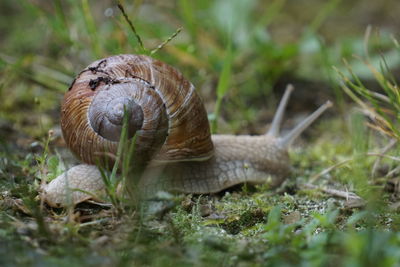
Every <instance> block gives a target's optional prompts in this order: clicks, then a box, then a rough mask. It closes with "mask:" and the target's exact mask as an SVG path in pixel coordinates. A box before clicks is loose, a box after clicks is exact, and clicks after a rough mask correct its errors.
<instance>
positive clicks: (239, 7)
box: [0, 0, 400, 138]
mask: <svg viewBox="0 0 400 267" xmlns="http://www.w3.org/2000/svg"><path fill="white" fill-rule="evenodd" d="M122 3H123V4H124V6H125V9H126V12H127V14H128V16H129V17H130V18H131V20H132V21H133V23H134V25H135V27H136V29H137V32H138V34H139V35H140V36H141V38H142V40H143V42H144V47H145V48H146V49H147V50H148V51H150V50H151V49H153V48H155V47H157V46H158V45H159V44H160V43H161V42H163V41H164V40H166V39H167V38H168V37H170V36H171V35H172V34H173V33H174V32H175V31H176V30H177V29H178V28H180V27H182V28H183V30H182V32H181V33H180V34H178V36H177V37H176V38H174V39H173V40H172V41H171V42H170V43H168V44H167V45H165V46H164V47H163V48H162V49H161V50H159V51H158V52H157V53H155V54H154V55H153V56H154V57H156V58H158V59H161V60H163V61H165V62H166V63H168V64H170V65H173V66H175V67H176V68H178V69H179V70H181V71H182V72H183V73H184V75H185V76H186V77H187V78H188V79H189V80H190V81H191V82H192V83H193V84H194V85H195V86H196V87H197V89H198V91H199V92H200V94H201V96H202V97H203V99H204V101H205V104H206V107H207V110H208V112H209V114H210V118H211V119H215V117H216V116H215V115H217V116H218V120H219V123H218V125H219V126H220V127H219V131H220V132H231V133H238V132H250V133H259V132H261V131H263V130H264V128H265V127H266V126H265V123H266V121H268V120H269V119H270V117H271V116H272V113H273V110H274V106H275V104H276V102H277V99H278V98H279V96H277V95H280V94H281V92H282V91H283V89H284V87H285V85H286V84H287V83H289V82H290V83H293V84H294V85H295V86H296V87H297V88H298V90H296V92H295V96H294V99H297V101H296V100H294V101H292V103H291V105H290V107H289V111H290V110H293V111H301V110H304V109H306V110H311V109H313V108H314V107H315V106H316V105H319V104H321V103H322V102H324V101H325V100H326V99H327V98H331V99H332V98H333V100H334V101H339V102H340V101H342V92H341V90H340V89H338V79H337V74H336V72H335V71H334V70H333V69H332V66H336V67H338V68H341V66H342V59H343V58H346V59H347V60H349V62H350V64H352V65H353V67H354V68H355V71H356V72H357V74H358V75H360V77H361V78H362V79H366V80H368V79H371V78H372V76H371V74H370V72H368V70H367V68H366V67H365V66H364V65H363V64H362V62H360V61H359V60H356V59H354V58H353V57H352V56H353V55H359V56H364V55H365V49H366V44H365V41H364V35H365V32H366V29H367V27H368V26H371V27H372V28H371V29H372V30H371V38H370V39H369V44H368V50H369V53H370V56H371V57H377V59H378V58H379V56H380V54H385V55H386V56H387V57H386V58H387V61H388V64H389V65H390V67H393V68H398V66H399V64H400V62H399V58H398V57H395V56H392V55H393V52H394V51H393V50H394V49H393V43H392V40H391V35H392V34H394V33H395V31H396V29H398V28H399V26H400V18H399V16H397V13H396V10H397V9H396V8H395V7H398V6H399V3H398V2H397V1H396V0H384V1H365V0H364V1H351V2H349V1H340V0H330V1H316V0H314V1H312V0H304V1H298V0H296V1H294V0H292V1H290V0H288V1H285V0H275V1H260V0H246V1H243V0H217V1H210V0H208V1H186V0H181V1H123V2H122ZM0 12H1V13H0V36H1V42H0V51H1V52H0V71H1V72H0V73H1V74H0V75H1V76H0V97H1V99H3V101H2V104H1V107H0V115H1V118H2V120H3V122H2V123H3V124H4V123H7V124H12V125H13V127H15V128H16V129H18V131H22V132H28V133H29V134H30V135H33V136H36V137H38V136H41V135H43V134H44V133H46V132H47V129H48V128H49V127H52V126H54V125H56V124H57V123H58V110H59V105H60V101H61V99H62V95H63V93H64V92H65V90H66V89H67V88H68V86H69V84H70V83H71V81H72V79H73V77H74V75H76V74H77V73H78V72H79V71H80V70H81V69H83V68H84V67H85V66H87V65H88V64H89V63H90V62H92V61H94V60H96V59H99V58H103V57H106V56H109V55H113V54H120V53H143V52H145V51H142V50H141V48H140V46H139V45H138V43H137V40H136V37H135V36H134V34H133V33H132V31H131V30H130V28H129V26H128V24H127V23H126V21H125V20H124V18H123V16H122V15H121V12H120V11H119V10H118V8H117V7H116V2H115V1H89V0H82V1H77V0H67V1H61V0H55V1H44V0H42V1H34V0H32V1H28V0H21V1H7V0H5V1H4V0H3V1H1V3H0ZM148 51H147V52H148ZM224 66H225V69H226V71H228V73H227V75H228V76H226V75H225V80H227V82H225V84H226V85H225V86H223V85H224V81H221V77H222V75H221V73H222V72H223V69H224ZM226 71H225V72H226ZM221 83H222V87H226V89H225V90H224V88H220V89H221V91H222V93H221V92H220V93H219V95H220V97H219V98H221V99H218V100H219V101H220V103H222V104H223V105H222V107H217V109H218V110H216V109H215V103H216V102H218V100H217V98H218V97H217V95H218V94H217V92H216V91H217V90H216V89H217V88H218V85H219V84H221ZM273 92H275V94H273ZM221 95H225V97H224V98H223V101H222V96H221ZM35 101H36V102H35ZM39 102H40V103H39ZM35 103H36V104H35ZM339 106H340V103H339ZM17 107H18V108H17ZM238 110H239V111H240V112H235V111H238ZM215 111H217V112H215ZM219 111H220V112H219ZM215 113H216V114H215ZM36 116H40V117H41V119H40V120H41V123H42V124H43V127H42V128H40V129H38V128H37V127H35V126H36V125H37V122H38V118H37V117H36ZM4 120H5V122H4ZM3 138H4V137H3Z"/></svg>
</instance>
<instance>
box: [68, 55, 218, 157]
mask: <svg viewBox="0 0 400 267" xmlns="http://www.w3.org/2000/svg"><path fill="white" fill-rule="evenodd" d="M124 114H127V115H128V127H127V128H128V137H132V136H133V135H134V134H136V148H135V153H136V155H137V157H135V158H140V159H141V161H143V162H146V161H149V160H150V159H155V160H160V161H183V160H200V159H206V158H209V157H211V155H212V154H213V144H212V142H211V135H210V129H209V124H208V120H207V113H206V110H205V109H204V106H203V104H202V102H201V99H200V97H199V96H198V95H197V93H196V91H195V88H194V86H193V85H192V84H191V83H190V82H189V81H188V80H186V79H185V78H184V77H183V75H182V74H181V73H180V72H179V71H178V70H176V69H175V68H173V67H171V66H169V65H167V64H165V63H163V62H161V61H158V60H155V59H152V58H150V57H148V56H143V55H118V56H112V57H108V58H105V59H101V60H98V61H95V62H93V63H92V64H90V65H89V66H88V67H87V68H85V69H84V70H83V71H82V72H81V73H80V74H79V75H78V76H77V78H76V79H75V80H74V82H73V83H72V85H71V87H70V88H69V91H68V92H67V93H66V95H65V97H64V101H63V104H62V110H61V128H62V131H63V136H64V139H65V141H66V143H67V145H68V147H69V148H70V149H71V151H73V152H74V153H75V154H76V155H77V156H78V158H80V159H81V160H82V161H84V162H86V163H88V164H95V163H96V161H97V160H98V159H100V160H102V159H106V160H107V161H110V159H112V158H113V156H115V155H116V152H117V147H118V140H119V137H120V134H121V130H122V121H123V115H124ZM109 155H111V157H109Z"/></svg>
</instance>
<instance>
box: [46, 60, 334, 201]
mask: <svg viewBox="0 0 400 267" xmlns="http://www.w3.org/2000/svg"><path fill="white" fill-rule="evenodd" d="M292 90H293V88H292V87H291V86H288V89H287V90H286V92H285V94H284V96H283V98H282V101H281V103H280V105H279V107H278V110H277V112H276V114H275V117H274V119H273V122H272V125H271V128H270V130H269V132H268V133H267V134H264V135H259V136H248V135H239V136H235V135H211V134H210V128H209V123H208V120H207V112H206V110H205V108H204V106H203V104H202V102H201V99H200V97H199V96H198V95H197V93H196V91H195V88H194V86H193V85H192V84H191V83H190V82H189V81H187V80H186V79H185V78H184V77H183V75H182V74H181V73H180V72H179V71H178V70H176V69H174V68H173V67H171V66H169V65H167V64H165V63H163V62H161V61H158V60H154V59H152V58H150V57H148V56H143V55H118V56H112V57H109V58H105V59H102V60H98V61H96V62H94V63H92V64H90V65H89V66H88V67H87V68H85V69H84V70H83V71H82V72H81V73H80V74H78V76H77V78H76V79H75V80H74V81H73V83H72V85H71V87H70V88H69V90H68V92H67V93H66V95H65V97H64V101H63V104H62V111H61V128H62V131H63V136H64V139H65V141H66V143H67V145H68V147H69V148H70V150H71V151H72V152H73V153H74V154H75V155H76V156H77V157H78V158H79V159H80V160H81V161H83V162H84V163H86V164H83V165H78V166H76V167H73V168H71V169H70V170H68V171H67V172H65V173H64V174H62V175H60V176H59V177H57V178H56V179H55V180H53V181H51V182H50V183H49V184H48V185H47V186H46V187H45V188H44V192H45V200H46V201H47V203H49V204H50V205H51V206H59V205H65V204H66V201H67V198H68V197H67V194H71V195H72V202H73V203H74V204H76V203H79V202H82V201H85V200H87V199H90V198H92V196H91V195H90V194H84V193H82V192H83V191H89V192H93V191H99V190H100V191H101V190H102V189H103V188H104V183H103V180H102V178H101V174H100V172H99V170H98V169H97V167H96V166H95V165H94V164H96V163H97V162H100V163H101V164H105V165H107V166H113V164H114V160H115V155H116V154H117V148H118V141H119V138H120V136H121V132H122V125H123V119H124V114H125V118H127V122H128V123H127V135H128V138H131V137H133V136H134V135H135V136H136V137H135V142H136V144H135V151H134V155H133V162H132V164H133V165H135V166H137V167H139V169H140V170H142V171H141V173H140V176H141V179H140V182H139V185H138V186H139V187H140V188H141V189H140V191H142V192H143V193H144V195H151V194H152V193H154V192H156V191H158V190H166V191H172V192H184V193H197V194H204V193H215V192H219V191H221V190H224V189H226V188H229V187H231V186H233V185H236V184H240V183H252V184H259V183H268V184H269V185H271V187H274V186H277V185H279V184H281V183H282V181H283V180H284V179H285V178H286V177H287V175H288V173H289V172H290V160H289V156H288V151H287V150H288V147H289V145H290V144H291V143H292V142H293V140H294V139H295V138H296V137H297V136H298V135H299V134H300V133H301V132H302V131H304V129H306V128H307V127H308V125H309V124H311V123H312V122H313V121H314V120H315V119H316V118H317V117H318V116H319V115H320V114H321V113H323V112H324V110H325V109H326V108H328V107H329V106H330V105H331V103H330V102H327V103H326V104H324V105H323V106H321V107H320V108H319V109H318V110H316V111H315V112H314V113H313V114H311V115H310V116H309V117H307V118H306V119H305V120H304V121H303V122H301V123H300V124H299V125H298V126H297V127H296V128H295V129H293V130H292V131H291V132H290V133H289V134H288V135H286V136H284V137H280V136H279V128H280V124H281V121H282V118H283V113H284V109H285V106H286V104H287V102H288V99H289V95H290V93H291V91H292ZM68 188H69V189H74V188H75V189H76V188H77V189H79V190H78V191H76V190H73V191H69V189H68Z"/></svg>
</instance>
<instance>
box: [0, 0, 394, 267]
mask: <svg viewBox="0 0 400 267" xmlns="http://www.w3.org/2000/svg"><path fill="white" fill-rule="evenodd" d="M383 2H384V3H385V4H386V5H388V6H394V5H395V4H397V2H396V0H393V1H390V0H386V1H383ZM121 3H122V5H123V7H124V9H125V12H126V15H127V16H128V17H129V19H130V20H131V22H132V25H133V26H134V28H135V31H136V34H135V33H134V32H133V30H132V27H131V26H130V25H129V23H127V21H126V18H125V17H124V16H123V14H122V13H121V12H120V10H119V9H118V7H117V5H116V4H117V2H113V3H111V2H104V1H92V0H81V1H78V0H68V1H48V2H46V1H43V2H41V1H28V0H23V1H11V0H10V1H2V2H1V3H0V13H1V14H0V35H1V36H2V42H1V43H0V51H1V52H0V98H1V99H2V104H1V105H0V265H6V266H8V265H10V266H13V265H21V266H24V265H39V266H42V265H50V266H53V265H57V266H58V265H60V266H67V265H69V266H70V265H74V266H75V265H76V266H109V265H117V266H131V265H151V266H166V265H167V266H172V265H176V266H192V265H197V266H204V265H212V266H221V265H222V266H233V265H244V266H247V265H249V266H265V265H266V266H282V265H304V266H333V265H339V266H397V265H399V262H400V259H399V258H400V254H399V251H400V235H399V231H400V229H399V225H400V224H399V223H400V217H399V215H398V209H399V208H398V207H399V205H398V193H399V192H398V175H399V174H398V173H399V172H398V171H396V168H397V166H398V160H399V159H398V154H399V147H398V146H396V145H393V146H392V147H391V149H388V150H387V151H384V149H383V148H384V147H385V146H386V145H387V144H388V143H390V139H393V138H394V139H398V137H399V133H398V113H399V112H400V111H399V103H400V101H399V90H398V86H397V85H398V82H397V81H398V76H396V70H398V68H399V66H400V62H399V57H398V52H399V45H398V42H397V41H396V38H395V37H396V34H397V33H396V32H392V30H391V29H393V27H395V26H396V25H398V21H391V22H390V23H388V22H387V20H386V17H390V16H386V14H389V13H390V12H391V11H390V10H389V9H387V8H386V7H385V6H384V4H379V3H375V6H374V7H373V9H374V10H379V12H375V13H371V12H372V11H371V10H369V9H368V5H365V4H364V3H363V2H361V1H360V3H358V2H354V3H353V2H352V3H349V2H347V1H337V0H330V1H325V2H322V1H311V2H307V1H300V2H299V4H294V3H291V2H290V1H285V0H274V1H262V0H250V1H246V3H245V2H244V1H240V0H234V1H228V0H217V1H211V0H206V1H186V0H178V1H173V2H169V3H164V2H163V3H161V2H160V3H158V2H154V3H151V4H150V3H147V2H145V1H132V2H131V1H121ZM371 3H372V2H371ZM299 6H301V8H300V9H301V11H302V12H299ZM393 9H394V8H393ZM369 11H370V12H369ZM358 12H359V13H358ZM363 12H366V13H363ZM371 14H374V15H373V18H371ZM356 15H357V16H356ZM360 17H361V18H364V19H365V20H368V18H371V22H369V23H372V22H373V21H381V22H382V23H381V24H380V26H381V28H380V31H379V32H378V31H375V30H374V29H373V28H367V25H366V24H364V23H361V22H360V20H359V19H358V18H360ZM392 17H393V16H392ZM373 19H374V20H373ZM391 23H392V24H391ZM396 23H397V24H396ZM393 25H394V26H393ZM181 27H182V30H181V31H180V32H179V29H181ZM178 32H179V34H178ZM365 32H366V33H365ZM393 35H394V36H393ZM138 36H140V38H141V41H139V39H138ZM397 39H398V38H397ZM140 42H142V43H143V45H140ZM119 53H146V54H152V56H153V57H155V58H158V59H160V60H163V61H164V62H166V63H168V64H170V65H173V66H175V67H177V68H178V69H180V70H181V71H182V72H183V74H184V75H185V76H186V77H187V78H189V80H190V81H191V82H192V83H193V84H194V85H195V86H196V88H197V90H198V92H199V94H200V95H201V96H202V98H203V100H204V102H205V105H206V108H207V111H208V112H209V117H210V119H211V125H212V129H213V131H214V132H218V133H244V134H247V133H251V134H255V133H258V134H260V133H264V132H265V130H266V126H265V125H266V123H267V122H270V118H271V117H272V114H273V111H274V107H275V106H276V103H277V99H278V98H279V96H278V95H280V92H282V91H283V90H284V88H285V86H286V84H287V83H293V84H294V85H295V87H296V91H295V93H294V96H293V99H292V100H291V103H290V104H289V112H288V115H287V118H288V119H287V121H288V122H287V123H288V126H287V128H290V124H293V121H295V120H296V119H298V118H299V116H298V115H297V114H298V113H299V111H307V112H310V111H312V109H313V107H311V106H313V105H318V104H319V103H320V102H323V101H325V100H326V99H328V98H329V99H331V100H333V101H334V102H335V106H336V109H335V110H334V111H333V112H330V113H329V114H327V115H326V116H325V117H324V118H323V119H321V120H319V121H318V122H317V123H316V124H314V125H313V126H312V127H311V128H310V129H309V130H308V131H307V132H306V133H305V134H304V135H303V139H302V140H300V142H299V143H298V144H297V145H296V146H295V147H294V148H293V149H292V150H291V151H290V157H291V160H292V165H293V171H292V174H291V176H290V177H289V179H288V181H287V182H286V183H285V184H284V185H283V186H282V187H281V188H279V189H278V190H274V191H271V190H268V189H267V188H265V187H263V186H258V187H255V188H252V187H246V186H244V187H243V188H236V189H233V190H229V191H228V192H224V193H221V194H218V195H203V196H191V195H189V196H185V195H178V196H172V195H168V194H166V195H161V196H159V200H157V201H156V200H153V201H146V202H144V203H141V205H139V207H140V208H137V207H136V205H133V206H134V207H135V208H132V205H127V203H128V204H129V201H128V202H126V200H125V199H123V198H120V197H119V196H117V194H116V191H117V187H118V183H119V180H117V179H116V176H117V173H116V171H114V172H111V174H108V173H105V172H104V178H105V180H106V181H107V182H109V184H108V187H107V188H108V190H109V192H108V197H109V198H110V199H111V201H110V202H111V203H112V205H111V206H106V207H99V206H96V205H92V204H81V205H79V206H78V207H76V208H73V207H69V208H66V209H52V208H49V207H48V206H46V205H43V203H41V201H40V199H39V198H38V195H39V191H40V183H41V181H42V180H51V179H53V178H54V177H56V176H57V175H58V174H60V173H61V172H62V171H63V169H64V168H65V166H71V165H73V164H75V163H76V161H75V160H74V159H73V157H72V156H71V155H70V154H69V152H68V151H67V149H66V148H65V146H64V145H63V143H62V141H61V140H60V139H61V138H60V133H59V132H60V130H59V129H60V128H59V109H60V102H61V100H62V96H63V93H64V92H65V91H66V89H67V88H68V86H69V84H70V83H71V82H72V80H73V78H74V76H75V75H76V74H77V73H79V71H80V70H81V69H82V68H84V67H85V66H86V65H88V64H89V63H90V62H92V61H93V60H95V59H98V58H101V57H106V56H109V55H113V54H119ZM353 55H357V56H356V57H354V56H353ZM343 59H345V63H343ZM333 66H334V68H333ZM347 95H350V98H351V99H350V98H348V97H347ZM322 98H324V99H322ZM352 100H354V102H356V103H357V104H358V108H355V107H356V105H354V102H352ZM366 112H368V114H373V115H374V116H375V120H371V116H370V117H368V116H365V113H366ZM49 130H51V131H50V132H49ZM123 134H124V133H123ZM132 143H134V142H132ZM133 149H134V147H133V146H122V145H121V147H120V148H119V154H120V155H121V157H120V160H121V162H122V176H124V177H125V179H127V178H130V175H131V174H130V173H129V171H130V168H129V167H128V166H127V163H128V162H129V157H130V156H129V155H132V150H133ZM117 165H118V164H117ZM117 165H116V166H117ZM107 179H108V180H107ZM307 185H308V186H307ZM326 189H338V190H341V191H342V192H346V191H349V192H353V193H355V194H357V195H358V196H360V197H362V198H363V199H364V201H365V202H362V203H360V202H359V203H356V204H358V205H354V203H353V204H352V203H351V202H350V201H347V200H346V199H345V198H340V197H335V196H334V195H332V194H330V193H327V191H326Z"/></svg>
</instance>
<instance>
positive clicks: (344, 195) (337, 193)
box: [302, 183, 363, 200]
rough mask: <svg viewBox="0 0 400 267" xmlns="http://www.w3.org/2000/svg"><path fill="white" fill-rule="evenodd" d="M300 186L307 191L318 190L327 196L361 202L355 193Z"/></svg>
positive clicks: (310, 185) (311, 185)
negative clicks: (307, 189)
mask: <svg viewBox="0 0 400 267" xmlns="http://www.w3.org/2000/svg"><path fill="white" fill-rule="evenodd" d="M302 186H304V187H306V188H309V189H318V190H321V191H322V192H324V193H327V194H329V195H332V196H335V197H341V198H345V199H346V200H363V199H362V198H361V197H359V196H358V195H356V194H355V193H353V192H349V191H342V190H337V189H332V188H326V187H319V186H316V185H313V184H309V183H305V184H302Z"/></svg>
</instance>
